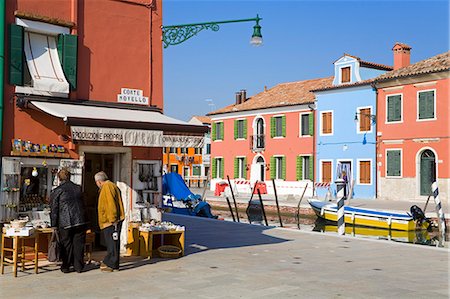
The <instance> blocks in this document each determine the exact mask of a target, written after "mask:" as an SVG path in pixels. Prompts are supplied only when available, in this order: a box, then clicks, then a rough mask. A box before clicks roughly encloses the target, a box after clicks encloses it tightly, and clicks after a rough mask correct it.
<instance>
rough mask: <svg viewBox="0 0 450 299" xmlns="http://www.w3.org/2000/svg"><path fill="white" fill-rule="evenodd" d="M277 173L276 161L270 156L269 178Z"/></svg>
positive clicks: (274, 176) (273, 177)
mask: <svg viewBox="0 0 450 299" xmlns="http://www.w3.org/2000/svg"><path fill="white" fill-rule="evenodd" d="M276 173H277V163H276V162H275V157H274V156H272V157H270V179H272V180H273V179H275V178H276Z"/></svg>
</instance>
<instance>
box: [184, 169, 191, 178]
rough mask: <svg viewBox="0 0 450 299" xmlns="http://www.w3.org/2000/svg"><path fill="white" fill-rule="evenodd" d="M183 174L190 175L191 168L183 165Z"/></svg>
mask: <svg viewBox="0 0 450 299" xmlns="http://www.w3.org/2000/svg"><path fill="white" fill-rule="evenodd" d="M186 169H187V175H185V171H186ZM183 175H184V176H185V177H187V176H191V169H190V167H189V166H183Z"/></svg>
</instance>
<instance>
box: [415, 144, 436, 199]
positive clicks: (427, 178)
mask: <svg viewBox="0 0 450 299" xmlns="http://www.w3.org/2000/svg"><path fill="white" fill-rule="evenodd" d="M419 177H420V179H419V180H420V195H425V196H428V195H430V194H431V184H432V183H433V182H435V181H436V157H435V155H434V153H433V152H432V151H431V150H424V151H423V152H422V154H421V155H420V173H419Z"/></svg>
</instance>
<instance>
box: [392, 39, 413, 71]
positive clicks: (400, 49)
mask: <svg viewBox="0 0 450 299" xmlns="http://www.w3.org/2000/svg"><path fill="white" fill-rule="evenodd" d="M392 51H393V52H394V70H398V69H401V68H402V67H406V66H408V65H410V64H411V53H410V52H411V47H410V46H408V45H406V44H402V43H399V42H397V43H395V45H394V47H393V48H392Z"/></svg>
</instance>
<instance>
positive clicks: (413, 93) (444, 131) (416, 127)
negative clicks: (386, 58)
mask: <svg viewBox="0 0 450 299" xmlns="http://www.w3.org/2000/svg"><path fill="white" fill-rule="evenodd" d="M430 89H435V90H436V118H437V119H436V120H429V121H416V119H417V92H418V91H422V90H430ZM399 93H401V94H403V122H402V123H398V124H386V123H385V122H386V96H388V95H393V94H399ZM449 94H450V79H442V80H437V81H436V84H435V85H427V86H417V87H415V86H414V84H408V85H403V89H396V90H389V91H385V90H383V89H379V90H378V121H377V127H378V128H377V130H378V132H381V133H382V136H381V137H379V140H378V141H379V146H378V159H377V160H378V161H379V162H381V165H380V167H379V171H380V175H381V177H385V175H386V168H385V167H386V162H385V158H386V149H389V148H396V149H398V148H401V149H402V150H403V161H406V163H405V162H404V163H403V169H402V172H403V177H415V176H416V171H417V170H416V163H415V162H414V161H416V155H417V153H418V152H419V151H420V149H423V148H426V147H427V148H430V147H431V148H433V149H435V150H436V151H437V154H438V156H437V159H438V177H439V178H450V163H449V159H450V138H449V136H450V105H449ZM416 138H440V141H439V142H430V143H418V142H414V141H413V140H412V139H416ZM399 139H403V140H404V142H403V144H385V143H384V142H382V141H386V140H399ZM439 161H442V162H439Z"/></svg>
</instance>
